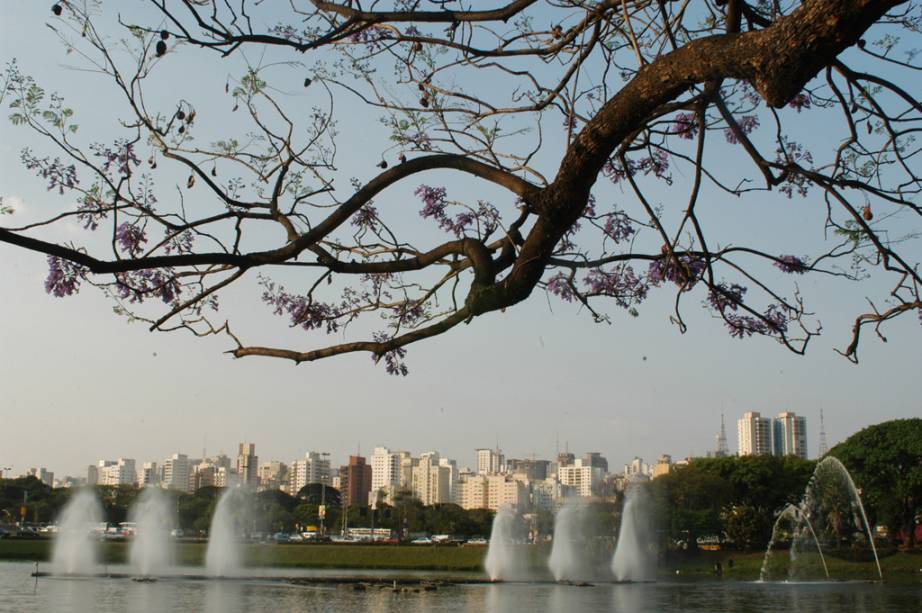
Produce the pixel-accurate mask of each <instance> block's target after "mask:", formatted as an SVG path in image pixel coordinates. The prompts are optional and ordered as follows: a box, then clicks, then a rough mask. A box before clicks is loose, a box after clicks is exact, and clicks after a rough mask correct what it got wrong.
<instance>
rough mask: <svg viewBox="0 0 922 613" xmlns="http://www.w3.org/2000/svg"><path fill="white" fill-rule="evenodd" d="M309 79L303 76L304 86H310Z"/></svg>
mask: <svg viewBox="0 0 922 613" xmlns="http://www.w3.org/2000/svg"><path fill="white" fill-rule="evenodd" d="M310 85H311V80H310V79H309V78H307V77H304V87H310Z"/></svg>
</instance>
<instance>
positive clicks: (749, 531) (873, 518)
mask: <svg viewBox="0 0 922 613" xmlns="http://www.w3.org/2000/svg"><path fill="white" fill-rule="evenodd" d="M830 455H832V456H834V457H836V458H839V459H840V460H841V461H842V462H843V463H844V464H845V466H846V467H847V468H848V470H849V471H850V472H851V474H852V477H853V478H854V480H855V483H856V485H857V487H858V488H859V490H860V491H861V495H862V498H863V500H864V504H865V508H866V510H867V512H868V519H869V521H870V523H871V525H875V524H883V525H886V526H888V527H889V528H890V532H891V534H892V535H894V537H899V538H900V539H901V540H903V541H905V542H907V543H908V544H909V545H910V546H912V545H913V544H914V541H915V539H914V533H915V527H916V525H917V524H918V523H919V518H920V515H922V419H904V420H895V421H890V422H886V423H883V424H879V425H876V426H871V427H869V428H866V429H864V430H862V431H860V432H858V433H857V434H855V435H854V436H852V437H850V438H849V439H848V440H846V441H845V442H843V443H841V444H839V445H837V446H836V447H834V448H833V449H832V450H831V451H830ZM815 467H816V462H815V461H808V460H801V459H798V458H795V457H786V458H776V457H773V456H749V457H726V458H698V459H695V460H694V461H693V462H691V463H690V464H688V465H687V466H685V467H683V468H681V469H679V470H676V471H673V472H672V473H670V474H668V475H665V476H663V477H660V478H658V479H656V480H655V481H653V482H651V483H650V484H649V485H648V486H647V487H648V488H649V494H650V497H649V498H650V501H651V504H652V506H653V512H652V516H653V517H654V518H655V525H656V527H657V528H658V534H659V535H660V536H661V539H662V541H663V545H664V546H668V545H669V544H670V543H671V544H673V545H674V544H675V543H677V542H679V541H683V542H685V543H688V545H689V546H691V547H694V546H695V543H696V540H697V538H698V537H701V536H711V535H716V536H721V537H724V536H726V537H727V538H729V539H730V540H732V542H733V543H734V544H735V546H737V547H739V548H741V549H761V548H764V547H765V545H766V544H767V543H768V541H769V539H770V538H771V532H772V526H773V524H774V521H775V518H776V517H777V515H778V513H779V512H780V511H781V510H782V509H783V508H784V507H785V506H786V505H788V504H791V503H795V504H796V503H797V502H799V501H800V500H801V498H802V497H803V495H804V490H805V488H806V486H807V483H808V482H809V480H810V477H811V475H812V474H813V471H814V469H815ZM97 491H98V493H99V498H100V501H101V503H102V507H103V510H104V513H105V519H106V520H107V521H109V522H121V521H126V520H127V519H129V509H130V507H131V505H132V503H133V502H134V499H135V497H136V496H137V495H138V492H139V490H137V489H136V488H133V487H130V486H120V487H107V486H100V487H97ZM70 493H71V490H68V489H56V490H53V489H51V488H49V487H48V486H46V485H44V484H43V483H41V482H40V481H39V480H38V479H36V478H35V477H24V478H20V479H10V480H0V514H2V515H3V516H4V519H5V520H6V521H14V520H19V519H20V511H21V508H22V507H25V509H26V519H27V520H28V521H35V522H49V521H53V520H54V518H55V517H56V516H57V514H58V513H59V512H60V510H61V508H62V507H63V506H64V504H66V501H67V499H68V497H69V496H70ZM220 494H221V489H219V488H214V487H205V488H201V489H199V490H198V491H196V492H195V493H194V494H186V493H179V492H167V495H169V496H171V497H172V498H173V499H174V501H175V507H176V511H177V525H178V526H179V527H180V528H183V529H184V530H190V531H193V532H200V531H206V530H207V529H208V526H209V523H210V521H211V517H212V515H213V513H214V509H215V506H216V505H217V501H218V498H219V497H220ZM340 501H341V498H340V492H339V491H338V490H336V489H335V488H330V487H327V488H321V486H320V485H318V484H311V485H308V486H305V487H304V488H303V489H302V490H301V491H300V492H298V494H297V495H295V496H291V495H289V494H286V493H285V492H281V491H265V492H260V493H258V494H256V495H255V497H254V498H253V499H252V500H251V508H250V509H249V517H250V525H251V527H252V530H253V531H259V532H276V531H286V532H287V531H294V530H297V529H304V528H305V527H307V526H317V525H320V523H321V519H320V507H321V504H322V503H325V504H324V505H323V506H324V508H325V511H326V512H325V517H324V519H323V523H324V524H325V526H326V527H327V528H328V529H333V530H336V531H338V528H339V526H341V525H342V523H343V516H342V513H343V509H342V506H341V502H340ZM621 502H622V500H621V499H619V500H617V501H616V502H614V503H611V502H609V503H604V504H596V505H593V506H592V508H591V510H590V513H589V516H588V518H587V521H586V522H585V523H586V525H587V529H589V530H590V532H591V535H592V536H613V535H615V534H616V532H617V527H618V526H619V525H620V515H621ZM346 512H347V513H348V517H347V518H346V520H347V524H348V525H349V526H353V527H356V526H361V527H372V526H375V527H381V528H391V529H393V530H396V531H398V532H400V533H414V532H427V533H439V534H459V535H466V536H472V535H488V534H489V533H490V526H491V522H492V519H493V513H492V512H491V511H489V510H486V509H477V510H469V511H468V510H464V509H462V508H461V507H459V506H457V505H453V504H442V505H435V506H424V505H423V504H422V503H421V502H420V501H419V500H418V499H415V498H413V497H411V496H406V497H398V498H397V500H396V501H395V504H394V505H393V506H389V505H378V508H377V509H376V510H372V509H370V508H368V507H359V506H353V507H350V508H349V509H347V511H346ZM529 528H533V529H535V530H537V532H538V533H539V534H550V533H551V532H552V530H553V515H552V513H551V512H550V511H543V510H542V511H537V512H536V513H535V519H534V522H533V523H532V524H531V525H530V526H529ZM524 530H525V528H524V527H523V531H524Z"/></svg>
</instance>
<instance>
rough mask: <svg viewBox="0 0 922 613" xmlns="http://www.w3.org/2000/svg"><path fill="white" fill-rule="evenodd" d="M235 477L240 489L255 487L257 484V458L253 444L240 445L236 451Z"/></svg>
mask: <svg viewBox="0 0 922 613" xmlns="http://www.w3.org/2000/svg"><path fill="white" fill-rule="evenodd" d="M237 475H238V477H239V479H240V486H241V487H256V486H257V485H258V483H259V456H257V455H256V444H255V443H240V446H239V448H238V451H237Z"/></svg>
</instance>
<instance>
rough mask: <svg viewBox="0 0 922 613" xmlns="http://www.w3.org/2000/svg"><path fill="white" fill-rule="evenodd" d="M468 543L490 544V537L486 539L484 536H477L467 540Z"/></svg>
mask: <svg viewBox="0 0 922 613" xmlns="http://www.w3.org/2000/svg"><path fill="white" fill-rule="evenodd" d="M466 544H467V545H489V544H490V539H485V538H483V537H482V536H475V537H474V538H471V539H468V540H467V543H466Z"/></svg>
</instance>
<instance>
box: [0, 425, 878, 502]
mask: <svg viewBox="0 0 922 613" xmlns="http://www.w3.org/2000/svg"><path fill="white" fill-rule="evenodd" d="M723 419H724V415H723V414H722V415H721V424H720V425H719V426H718V428H716V429H715V432H717V434H715V436H714V437H713V438H712V443H711V445H710V447H709V448H707V449H705V450H704V451H702V452H700V453H694V454H687V455H677V454H674V453H670V451H669V450H668V449H667V450H660V451H659V452H657V453H656V454H654V455H649V456H647V455H637V454H635V455H633V456H632V460H628V459H626V458H625V459H624V466H625V467H627V466H628V465H629V464H630V463H632V462H633V463H636V462H637V461H638V460H641V461H643V460H645V459H649V460H650V463H649V465H650V466H651V467H652V466H653V458H657V457H660V458H661V457H676V458H684V459H690V458H693V457H714V456H719V455H721V451H720V447H721V440H720V439H721V435H722V433H723V432H724V427H723ZM793 419H796V420H797V421H798V422H799V423H800V424H804V425H800V426H798V427H800V428H804V427H805V424H806V423H807V421H808V420H807V418H806V417H805V416H803V415H796V413H794V412H790V411H779V412H778V416H777V417H776V418H771V417H765V416H760V413H759V412H758V411H747V412H745V413H743V414H742V416H741V417H740V418H739V419H738V420H737V421H738V429H737V437H736V438H735V439H734V440H736V445H735V449H733V448H730V449H728V450H727V451H728V452H729V455H734V456H735V455H750V454H755V455H762V454H765V455H777V456H783V455H798V456H801V457H805V458H806V459H815V458H818V457H820V454H819V453H818V452H814V453H812V454H811V453H810V450H811V449H817V450H818V449H821V448H822V445H823V442H824V438H825V432H824V430H823V429H822V428H823V427H824V424H822V425H819V426H818V427H817V428H816V430H817V431H818V432H817V433H816V434H815V438H816V439H817V440H816V443H815V446H814V445H811V444H809V442H807V445H806V450H807V451H803V447H802V445H803V441H798V442H797V443H796V444H795V446H794V447H791V444H792V443H791V442H784V441H783V440H776V437H777V436H779V432H780V431H781V425H780V424H781V423H783V422H784V421H785V420H793ZM744 422H753V423H758V422H764V423H763V424H762V425H763V426H764V428H763V429H764V434H762V435H761V436H762V437H764V440H761V441H760V442H754V440H755V439H754V438H753V435H746V434H744V425H743V424H744ZM869 425H870V424H869ZM746 427H752V426H748V425H747V426H746ZM806 431H807V437H808V440H809V437H810V436H811V433H812V432H814V430H813V429H811V428H809V427H806ZM747 436H748V438H747ZM788 436H790V433H789V434H788ZM731 438H732V437H731ZM726 443H728V440H726V439H725V440H724V441H723V444H726ZM558 444H559V441H558ZM234 446H236V447H237V453H236V454H234V453H233V447H234ZM257 448H260V449H265V448H264V447H257V444H256V443H254V442H252V441H246V442H238V443H235V444H234V445H231V446H230V447H229V449H231V451H226V450H225V449H224V448H219V450H218V451H217V452H214V451H212V452H209V451H208V449H207V447H205V446H203V448H202V450H201V454H196V453H189V452H188V450H176V451H174V452H173V453H171V454H168V455H165V456H162V457H161V458H151V457H145V458H138V457H137V456H135V457H132V454H131V453H125V454H121V455H117V456H107V457H117V458H118V460H104V459H100V458H102V457H103V456H100V458H97V459H94V460H93V463H98V466H99V468H100V470H101V469H103V468H104V467H105V468H106V469H112V470H116V471H121V470H124V469H123V467H122V461H123V460H125V461H127V462H131V472H132V473H133V474H136V475H138V478H137V482H138V484H139V485H142V486H143V485H144V484H145V483H146V479H141V477H140V475H141V474H142V472H144V471H146V470H148V469H149V467H150V465H151V464H153V466H154V467H156V466H157V464H158V463H161V466H162V465H163V464H162V463H163V462H169V461H170V458H174V459H175V458H177V457H178V456H182V457H183V458H187V459H188V461H189V462H191V461H193V460H195V461H200V462H205V461H208V460H212V459H215V458H218V457H226V458H229V461H230V464H229V465H228V468H229V469H232V470H233V472H234V473H235V474H237V475H244V477H238V479H242V480H243V482H245V483H246V484H249V485H254V484H255V480H256V475H257V471H259V472H261V471H262V469H263V467H264V466H267V465H268V464H269V463H273V464H278V463H279V462H282V463H284V464H286V465H287V468H288V469H289V470H292V471H295V470H298V471H301V472H302V473H304V474H303V475H302V478H301V485H302V486H303V485H305V484H307V483H311V482H317V481H316V480H312V476H314V475H315V473H318V471H319V472H324V471H326V472H328V473H329V474H331V475H332V474H333V473H335V472H336V470H339V468H345V467H348V466H350V465H351V464H352V461H353V459H354V458H357V457H358V458H362V459H363V460H367V461H368V467H369V469H371V468H372V467H374V470H375V471H376V474H377V473H378V471H382V470H384V471H385V472H386V470H385V469H386V467H384V466H383V465H378V464H376V463H375V456H376V454H377V452H378V451H379V450H383V451H385V452H391V453H393V454H405V455H406V456H407V457H410V456H412V455H413V454H414V453H418V454H421V455H428V454H432V453H434V454H435V455H436V456H437V457H438V456H442V457H445V458H450V459H451V461H452V462H453V463H457V467H458V468H459V469H463V470H472V471H474V472H476V473H481V474H483V473H495V472H499V471H500V468H502V469H503V470H505V467H506V465H507V463H509V462H512V461H521V460H541V461H551V462H553V461H555V458H560V457H564V456H566V455H573V454H576V456H579V455H580V454H587V455H589V454H596V455H599V456H601V457H602V458H604V459H606V460H608V459H612V462H611V463H612V465H613V466H618V465H620V464H621V463H622V462H621V459H619V458H610V456H609V455H607V454H606V453H604V452H601V451H598V450H594V449H581V448H573V447H570V445H569V443H568V442H567V441H565V442H564V443H563V446H562V447H558V448H556V449H555V451H554V453H548V454H544V455H542V454H540V453H537V452H532V453H529V454H510V453H506V452H505V451H504V449H503V448H502V447H501V446H500V445H499V441H497V442H496V446H494V447H489V448H488V447H472V448H471V449H469V450H468V452H467V454H466V455H467V456H470V458H468V459H462V457H464V454H461V455H457V454H451V453H444V452H442V451H441V450H440V449H438V448H437V447H431V446H430V447H419V448H412V447H393V448H391V447H387V446H384V445H381V444H379V445H374V446H372V447H370V448H366V450H365V451H363V450H362V448H361V445H358V446H357V448H356V449H355V450H353V451H346V452H342V451H336V452H329V451H317V450H316V448H306V449H305V450H304V452H303V454H301V455H299V456H296V457H294V458H291V457H287V456H286V457H282V456H279V455H277V454H274V453H268V454H265V452H264V451H263V452H262V454H261V453H257V452H256V451H255V450H256V449H257ZM342 453H344V454H345V455H344V456H343V457H344V458H345V459H344V460H342V461H339V460H335V459H334V458H337V457H340V454H342ZM263 454H265V455H263ZM242 458H252V459H250V460H248V461H247V460H243V459H242ZM305 460H306V462H307V464H305ZM467 460H470V461H469V462H468V461H467ZM104 462H105V464H104ZM252 462H255V464H252V466H251V463H252ZM318 462H319V463H320V464H318ZM299 464H304V466H299ZM136 465H137V466H138V467H141V468H139V469H135V466H136ZM644 465H646V462H644ZM86 466H87V465H86V464H84V470H83V471H82V472H81V471H80V470H78V471H76V472H67V471H63V472H58V471H57V470H54V469H53V468H54V467H51V466H50V465H48V464H45V463H35V464H34V465H32V466H29V467H28V468H25V469H23V470H21V471H18V472H17V471H16V470H15V468H14V466H11V465H9V464H0V476H2V477H6V478H9V477H13V476H20V475H26V474H30V473H31V474H35V475H36V476H37V473H36V471H38V470H41V471H42V472H43V473H44V471H45V470H47V469H51V470H49V472H50V473H52V474H53V475H54V476H55V477H56V478H58V479H60V478H63V477H76V478H80V477H84V476H86ZM88 466H89V468H90V470H92V469H93V468H94V464H89V465H88ZM318 466H321V468H318ZM323 466H325V467H326V468H325V469H324V468H322V467H323ZM4 469H6V470H4ZM190 470H191V467H190ZM392 470H398V471H399V463H398V465H397V468H394V469H392ZM100 474H101V473H100ZM318 474H319V473H318ZM43 480H44V479H43ZM100 480H102V479H101V478H100ZM119 482H123V481H121V480H119ZM381 485H383V482H382V483H378V487H380V486H381Z"/></svg>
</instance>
